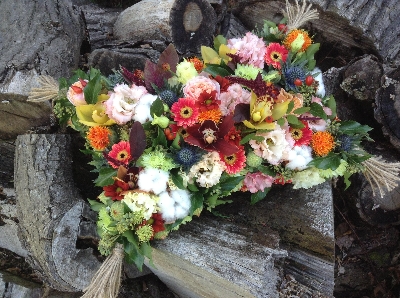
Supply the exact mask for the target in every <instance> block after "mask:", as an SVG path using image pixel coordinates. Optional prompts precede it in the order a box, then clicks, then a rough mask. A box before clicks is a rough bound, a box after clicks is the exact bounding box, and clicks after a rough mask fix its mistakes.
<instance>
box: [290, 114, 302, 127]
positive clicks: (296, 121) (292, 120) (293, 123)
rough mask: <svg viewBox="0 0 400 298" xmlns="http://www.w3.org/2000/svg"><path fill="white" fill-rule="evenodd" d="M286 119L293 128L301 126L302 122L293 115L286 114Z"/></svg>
mask: <svg viewBox="0 0 400 298" xmlns="http://www.w3.org/2000/svg"><path fill="white" fill-rule="evenodd" d="M286 119H287V121H288V123H289V124H290V126H293V127H295V128H303V127H304V124H303V123H302V122H301V121H300V120H299V119H298V118H297V117H296V116H295V115H287V116H286Z"/></svg>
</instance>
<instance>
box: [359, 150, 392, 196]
mask: <svg viewBox="0 0 400 298" xmlns="http://www.w3.org/2000/svg"><path fill="white" fill-rule="evenodd" d="M362 165H363V166H364V169H365V170H364V171H363V174H364V176H365V178H366V179H367V180H368V182H369V184H370V185H371V188H372V193H373V195H374V196H375V190H376V189H378V190H379V193H380V195H381V198H383V195H384V194H385V190H384V188H386V189H387V191H388V192H390V191H392V190H393V189H394V188H395V187H396V186H397V185H398V183H399V181H400V177H399V176H398V175H399V172H400V162H385V161H384V160H383V159H382V158H381V157H376V156H373V157H371V158H369V159H367V160H366V161H363V162H362Z"/></svg>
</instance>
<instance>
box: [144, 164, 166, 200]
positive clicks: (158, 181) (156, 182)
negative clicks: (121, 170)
mask: <svg viewBox="0 0 400 298" xmlns="http://www.w3.org/2000/svg"><path fill="white" fill-rule="evenodd" d="M168 179H169V174H168V172H166V171H163V170H160V169H153V168H146V169H145V170H143V171H141V172H140V173H139V179H138V186H139V189H141V190H143V191H147V192H153V193H155V194H156V195H158V194H160V193H161V192H163V191H165V190H166V189H167V182H168Z"/></svg>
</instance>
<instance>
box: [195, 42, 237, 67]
mask: <svg viewBox="0 0 400 298" xmlns="http://www.w3.org/2000/svg"><path fill="white" fill-rule="evenodd" d="M236 52H237V50H236V49H230V48H229V47H228V46H227V45H225V44H221V45H220V46H219V50H218V53H217V52H216V51H215V50H213V49H212V48H210V47H206V46H201V57H202V58H203V61H204V63H205V64H221V61H224V62H225V64H228V62H229V61H231V60H232V58H231V57H229V56H228V55H227V54H236Z"/></svg>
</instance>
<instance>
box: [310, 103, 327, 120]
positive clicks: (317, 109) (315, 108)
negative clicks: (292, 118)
mask: <svg viewBox="0 0 400 298" xmlns="http://www.w3.org/2000/svg"><path fill="white" fill-rule="evenodd" d="M310 113H311V114H312V115H313V116H315V117H319V118H322V119H324V120H326V119H327V117H326V114H325V111H324V110H323V108H322V106H321V105H319V104H318V103H316V102H313V103H311V105H310Z"/></svg>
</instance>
